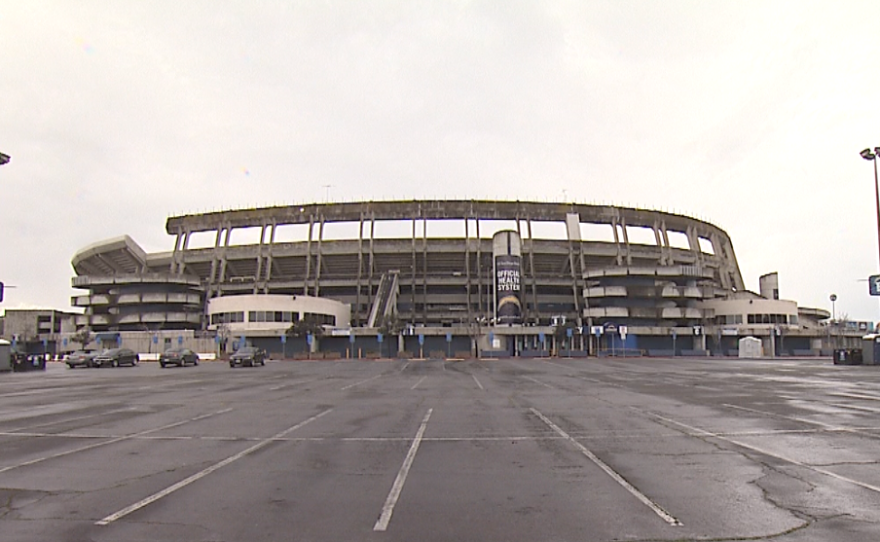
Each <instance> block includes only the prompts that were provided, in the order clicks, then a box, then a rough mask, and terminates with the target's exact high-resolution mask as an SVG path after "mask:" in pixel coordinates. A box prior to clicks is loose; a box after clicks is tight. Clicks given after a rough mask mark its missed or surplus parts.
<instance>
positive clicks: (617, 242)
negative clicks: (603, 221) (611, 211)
mask: <svg viewBox="0 0 880 542" xmlns="http://www.w3.org/2000/svg"><path fill="white" fill-rule="evenodd" d="M619 224H620V221H619V220H618V218H617V217H616V216H615V217H613V218H612V219H611V229H612V230H613V231H614V246H615V247H617V265H623V250H622V249H621V248H620V231H619V230H618V228H617V227H618V225H619Z"/></svg>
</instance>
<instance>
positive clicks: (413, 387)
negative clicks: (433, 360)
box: [410, 376, 428, 390]
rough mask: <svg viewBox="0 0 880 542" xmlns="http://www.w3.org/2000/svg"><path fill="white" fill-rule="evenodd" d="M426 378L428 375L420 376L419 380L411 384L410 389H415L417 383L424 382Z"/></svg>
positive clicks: (417, 385)
mask: <svg viewBox="0 0 880 542" xmlns="http://www.w3.org/2000/svg"><path fill="white" fill-rule="evenodd" d="M426 378H428V377H427V376H423V377H422V378H420V379H419V381H418V382H416V383H415V384H413V386H412V387H411V388H410V389H411V390H414V389H416V388H417V387H419V384H421V383H422V382H424V381H425V379H426Z"/></svg>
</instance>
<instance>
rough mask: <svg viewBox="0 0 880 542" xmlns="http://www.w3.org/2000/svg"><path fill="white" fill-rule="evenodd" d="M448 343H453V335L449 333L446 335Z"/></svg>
mask: <svg viewBox="0 0 880 542" xmlns="http://www.w3.org/2000/svg"><path fill="white" fill-rule="evenodd" d="M446 342H448V343H451V342H452V333H447V334H446Z"/></svg>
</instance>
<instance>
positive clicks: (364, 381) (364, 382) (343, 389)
mask: <svg viewBox="0 0 880 542" xmlns="http://www.w3.org/2000/svg"><path fill="white" fill-rule="evenodd" d="M380 376H382V375H380V374H378V375H376V376H371V377H370V378H368V379H366V380H361V381H360V382H355V383H354V384H349V385H348V386H345V387H344V388H341V389H342V391H345V390H347V389H351V388H353V387H355V386H360V385H361V384H366V383H367V382H369V381H370V380H376V379H377V378H379V377H380Z"/></svg>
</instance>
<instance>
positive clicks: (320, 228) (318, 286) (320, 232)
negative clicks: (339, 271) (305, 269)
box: [314, 214, 324, 297]
mask: <svg viewBox="0 0 880 542" xmlns="http://www.w3.org/2000/svg"><path fill="white" fill-rule="evenodd" d="M323 245H324V215H323V214H322V215H321V218H320V221H319V225H318V262H317V267H318V268H317V269H316V270H315V288H314V290H315V297H318V296H320V295H321V267H323V266H322V260H323V258H324V252H323Z"/></svg>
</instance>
